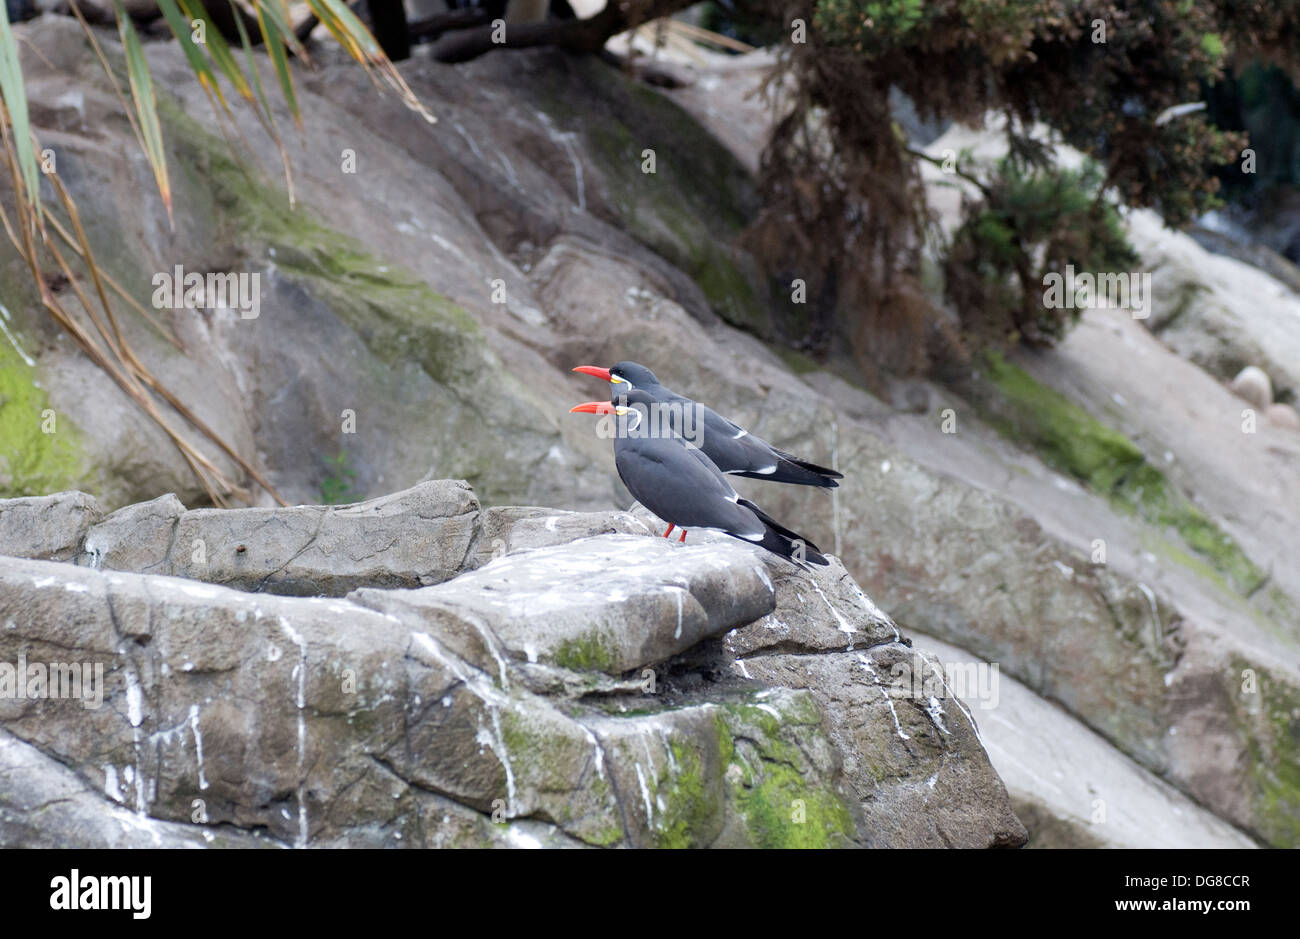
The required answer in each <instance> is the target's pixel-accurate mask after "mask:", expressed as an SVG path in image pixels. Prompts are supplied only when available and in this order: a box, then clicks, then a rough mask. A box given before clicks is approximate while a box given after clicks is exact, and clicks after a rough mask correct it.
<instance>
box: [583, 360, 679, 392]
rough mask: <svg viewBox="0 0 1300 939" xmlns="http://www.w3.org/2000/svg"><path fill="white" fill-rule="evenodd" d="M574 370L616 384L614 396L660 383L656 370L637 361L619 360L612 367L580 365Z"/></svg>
mask: <svg viewBox="0 0 1300 939" xmlns="http://www.w3.org/2000/svg"><path fill="white" fill-rule="evenodd" d="M574 371H575V372H581V373H582V374H584V375H590V376H592V377H593V378H599V379H602V380H604V381H607V382H609V383H610V384H611V385H613V386H614V388H613V390H612V392H611V394H612V396H613V397H617V396H618V395H620V394H622V393H624V392H627V391H632V390H633V389H635V388H653V387H655V386H657V385H658V384H659V379H658V378H656V377H655V373H654V372H652V371H650V369H648V368H646V367H645V366H644V365H638V364H637V363H635V362H619V363H618V364H616V365H614V366H612V367H610V368H601V367H600V366H597V365H579V366H578V367H577V368H575V369H574Z"/></svg>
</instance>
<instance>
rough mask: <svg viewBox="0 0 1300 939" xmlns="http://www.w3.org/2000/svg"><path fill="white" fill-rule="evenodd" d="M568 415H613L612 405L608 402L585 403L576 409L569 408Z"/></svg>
mask: <svg viewBox="0 0 1300 939" xmlns="http://www.w3.org/2000/svg"><path fill="white" fill-rule="evenodd" d="M569 413H570V414H613V413H614V405H612V404H610V403H609V402H608V401H587V402H585V403H583V404H580V405H578V406H577V407H576V408H569Z"/></svg>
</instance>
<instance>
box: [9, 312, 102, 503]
mask: <svg viewBox="0 0 1300 939" xmlns="http://www.w3.org/2000/svg"><path fill="white" fill-rule="evenodd" d="M6 325H7V327H8V329H9V331H10V332H11V333H14V332H15V331H14V327H13V326H12V324H6ZM14 340H15V341H18V342H21V338H20V337H18V336H17V335H16V334H15V336H14ZM36 375H37V370H36V369H35V368H34V367H32V366H30V365H28V364H27V363H26V362H25V361H24V360H23V358H22V356H21V355H19V353H18V350H17V349H16V348H14V346H13V344H12V343H11V342H10V339H9V337H8V336H5V335H0V498H14V497H17V496H43V495H47V494H49V493H51V492H62V491H64V490H68V489H77V488H82V487H84V481H85V478H86V465H87V459H86V455H85V451H84V449H83V448H82V445H81V441H80V437H79V434H78V433H77V429H76V428H75V427H74V426H73V425H72V422H71V421H69V420H68V418H67V417H66V416H65V415H62V414H56V415H54V422H55V423H54V427H55V433H52V434H47V433H45V430H44V426H43V425H44V423H45V418H44V416H43V415H44V413H45V412H46V410H47V409H49V406H50V405H49V400H48V398H47V397H46V395H45V392H44V391H43V390H41V389H40V388H38V387H37V386H36Z"/></svg>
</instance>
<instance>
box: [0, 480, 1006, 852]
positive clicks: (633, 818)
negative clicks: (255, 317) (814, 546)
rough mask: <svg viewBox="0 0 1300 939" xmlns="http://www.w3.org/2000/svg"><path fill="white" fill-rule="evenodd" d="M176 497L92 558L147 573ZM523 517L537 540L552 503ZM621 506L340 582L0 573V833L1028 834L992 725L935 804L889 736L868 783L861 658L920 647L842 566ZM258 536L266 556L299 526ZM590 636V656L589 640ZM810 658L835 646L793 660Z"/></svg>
mask: <svg viewBox="0 0 1300 939" xmlns="http://www.w3.org/2000/svg"><path fill="white" fill-rule="evenodd" d="M431 491H432V492H440V493H442V494H444V495H446V496H449V497H453V498H449V499H444V500H443V501H442V502H440V503H439V502H437V500H432V499H431V497H430V492H431ZM466 492H467V490H464V489H463V488H461V487H458V486H457V485H455V484H454V483H447V484H446V485H437V484H432V483H428V484H423V485H422V486H420V487H416V489H414V490H410V491H408V492H406V493H399V494H397V495H395V496H394V497H392V498H391V499H389V500H387V501H386V502H384V503H383V506H387V507H388V508H389V509H392V510H393V511H394V512H395V513H396V514H395V515H390V516H388V517H389V518H390V519H391V518H393V517H399V518H400V517H402V516H403V515H404V514H405V513H407V512H409V513H410V515H411V516H412V517H414V518H424V517H423V516H421V515H420V514H419V513H420V511H421V507H427V506H428V505H430V504H441V505H443V506H444V507H451V508H455V507H463V501H457V498H455V497H456V494H457V493H466ZM395 506H403V507H405V508H404V509H403V510H402V511H397V510H396V509H394V508H393V507H395ZM175 509H176V506H175V505H173V504H172V503H171V502H170V501H169V500H166V499H163V500H156V501H155V502H154V503H149V504H143V505H140V506H134V507H130V508H128V509H125V510H123V511H121V512H119V513H116V514H115V515H114V516H113V517H111V518H110V519H107V520H105V522H104V523H103V526H102V528H101V529H100V530H99V531H98V535H99V538H98V540H97V539H96V538H94V537H91V538H90V539H89V540H90V542H91V544H92V547H94V546H98V547H97V548H96V549H95V550H94V551H87V552H85V556H86V557H96V558H98V559H99V560H100V562H101V563H102V562H104V561H106V560H107V559H109V558H115V559H116V560H118V561H120V562H132V561H135V562H139V563H141V564H142V565H145V566H148V567H157V565H158V560H157V552H156V551H153V550H143V551H140V552H137V553H135V554H132V553H130V552H127V551H124V550H122V544H123V542H125V541H129V532H131V531H132V530H135V529H137V528H141V527H142V526H143V528H142V530H152V529H153V528H155V527H156V525H155V524H154V523H155V522H156V521H157V520H158V519H172V520H175V519H176V518H177V516H176V513H175ZM245 511H247V510H245ZM329 511H330V510H328V509H324V508H322V509H320V514H327V513H328V512H329ZM371 511H373V509H372V510H371ZM191 514H193V513H185V514H184V515H181V516H180V517H179V518H180V520H179V521H175V524H176V525H177V526H178V527H180V526H181V525H183V524H184V520H185V519H186V518H187V517H188V516H189V515H191ZM226 514H228V515H230V516H232V517H233V518H232V523H237V519H238V517H239V515H240V512H238V511H231V512H228V513H226ZM462 514H463V513H462ZM510 514H511V517H512V518H513V524H515V525H520V524H523V525H525V529H524V530H523V531H522V532H520V537H521V538H525V537H527V536H529V534H530V533H531V534H532V535H535V534H537V531H538V530H537V529H535V528H534V527H530V526H529V525H528V523H529V522H530V521H531V520H536V519H538V518H541V519H545V518H551V517H556V514H555V513H549V512H548V510H542V511H538V512H534V511H525V510H519V511H516V512H512V513H510ZM372 517H373V518H376V519H382V518H383V517H384V516H383V513H382V512H374V513H373V515H372V514H371V513H370V512H366V513H363V518H367V519H368V518H372ZM453 517H460V516H453ZM268 518H273V516H268ZM442 518H444V516H433V517H429V518H424V521H425V522H426V523H431V524H435V525H436V523H438V522H439V521H440V520H441V519H442ZM610 521H611V519H610V516H609V514H608V513H594V514H592V515H590V516H580V515H576V514H575V515H570V516H569V517H567V519H566V526H567V529H568V531H569V532H570V533H571V534H573V535H575V536H577V540H574V541H572V542H568V543H560V544H552V545H548V546H544V547H531V548H523V549H520V550H517V551H515V552H514V553H511V554H509V555H506V556H503V557H500V558H498V559H497V560H495V561H491V562H489V563H487V564H485V565H483V566H480V567H477V568H476V569H466V570H465V571H464V572H462V573H459V574H458V575H457V576H455V577H453V578H452V579H451V580H449V581H448V582H446V583H443V584H440V585H437V586H432V587H425V588H416V589H379V588H377V587H375V586H366V587H362V588H360V589H357V590H355V591H353V592H352V593H351V594H349V595H348V596H347V597H344V598H335V597H321V596H317V597H297V596H277V595H271V594H267V593H259V592H251V591H241V590H233V589H230V588H229V587H226V586H219V585H215V584H210V583H203V582H199V581H195V580H188V579H182V578H177V577H170V576H162V575H159V574H136V573H128V572H123V571H115V570H106V569H102V568H101V569H96V568H95V567H94V566H90V565H73V564H69V563H55V562H48V561H38V560H26V559H17V558H3V559H0V843H3V844H5V845H9V846H19V845H48V844H52V843H56V842H58V843H64V844H76V845H83V846H113V845H125V844H145V843H152V844H159V845H163V846H172V845H182V844H209V843H210V844H218V843H220V844H223V845H229V846H241V845H249V846H256V845H273V846H306V845H313V846H345V845H346V846H385V845H388V846H430V847H433V846H437V847H450V846H504V847H528V846H557V847H559V846H583V845H585V846H612V845H629V846H664V847H688V846H694V847H707V846H718V847H740V846H766V847H782V846H785V847H821V846H853V845H861V846H890V845H905V844H907V845H912V844H938V843H943V841H944V839H945V838H947V839H949V840H951V842H952V843H960V844H966V845H972V846H973V845H999V844H1006V843H1018V840H1023V837H1024V832H1023V829H1022V828H1021V827H1020V825H1019V822H1017V821H1016V818H1015V816H1014V814H1013V813H1012V810H1011V808H1010V803H1009V801H1008V800H1007V796H1006V793H1005V791H1004V790H1003V789H1002V786H1001V783H1000V782H999V781H998V779H997V777H996V775H995V774H994V773H993V772H992V770H991V768H990V767H989V765H988V762H987V759H986V758H985V756H984V754H983V751H982V750H981V749H980V747H979V745H978V742H977V741H976V740H975V739H974V737H966V736H957V737H956V738H955V739H953V740H952V741H947V742H945V743H943V744H942V745H939V746H937V748H935V753H938V752H940V751H942V752H943V753H944V754H945V756H944V759H945V762H946V765H947V766H948V767H949V768H948V769H946V770H945V771H944V772H945V773H948V774H950V775H951V776H952V778H953V779H956V780H961V781H962V783H961V785H957V784H953V785H947V784H945V786H943V787H941V788H939V789H938V791H937V792H933V793H932V794H931V795H930V796H928V797H927V798H926V799H921V800H916V799H910V798H906V797H905V795H904V793H905V792H906V791H907V790H912V789H916V788H917V787H918V786H920V787H924V786H925V779H926V778H927V776H930V775H933V774H934V773H935V772H936V771H937V764H936V763H935V761H934V758H933V754H931V755H928V756H927V755H925V754H918V753H917V752H915V751H901V752H899V753H896V754H893V756H892V757H891V758H890V759H889V761H888V766H889V771H888V776H887V777H885V778H881V777H879V776H878V775H873V774H875V773H876V770H877V769H878V768H879V766H880V765H881V763H880V759H879V758H877V757H876V756H875V755H873V754H874V752H875V750H876V748H877V747H878V746H879V744H880V741H881V740H882V739H884V738H886V737H888V735H889V732H890V731H891V729H892V727H893V724H892V717H891V712H890V710H889V709H888V708H886V707H883V706H882V704H881V701H882V699H881V698H880V697H877V696H878V695H880V694H882V692H881V690H880V688H879V686H878V685H876V684H875V683H874V682H873V681H864V679H863V678H862V670H861V668H860V667H859V666H858V664H857V662H858V659H859V657H860V656H862V655H872V656H874V655H883V654H886V653H888V652H889V650H893V649H899V650H904V649H905V647H904V646H902V645H900V644H899V642H898V634H897V631H896V630H895V629H894V627H893V625H892V623H890V621H889V620H888V618H887V617H885V616H884V615H883V614H882V613H881V612H880V611H879V610H878V609H877V608H875V606H874V604H873V603H872V602H871V601H870V600H869V599H868V598H867V597H866V596H865V595H863V594H862V593H861V591H860V590H859V589H858V588H857V586H856V584H854V583H853V582H852V579H851V578H850V577H848V575H847V573H845V572H844V571H843V569H842V567H839V566H838V565H834V566H832V567H831V568H827V569H817V570H816V571H805V570H803V569H801V568H798V567H796V566H795V565H792V564H790V563H789V562H787V561H784V560H783V559H779V558H775V557H772V558H766V557H764V556H763V554H762V552H761V551H760V550H759V549H756V548H754V547H753V546H752V545H745V544H742V543H740V542H737V541H735V540H733V539H726V538H721V539H718V538H707V537H701V538H700V539H699V540H698V543H695V544H690V545H680V544H678V543H676V542H671V541H666V540H664V539H663V538H661V537H659V536H658V535H656V534H654V533H652V531H651V530H650V529H649V528H648V526H643V525H642V523H641V521H640V520H639V519H637V518H636V517H635V516H629V515H623V516H619V517H618V522H619V524H621V525H624V526H625V527H628V528H632V529H637V528H640V529H641V532H640V533H639V534H633V533H626V532H617V533H602V534H596V535H589V534H587V533H588V532H591V531H601V530H603V529H605V528H607V527H608V526H609V524H610ZM497 522H498V524H494V527H493V529H492V530H493V531H496V532H500V533H502V537H503V538H504V539H506V540H507V543H510V540H511V539H512V538H513V537H514V536H513V535H512V533H511V531H512V529H511V526H510V525H507V524H500V523H501V522H502V520H501V519H498V520H497ZM262 527H263V529H265V533H264V535H263V536H262V537H264V539H265V543H266V544H274V543H277V539H280V538H281V537H282V535H281V532H282V531H283V529H284V526H282V525H276V524H273V523H268V524H264V525H263V526H262ZM471 527H472V526H471ZM554 527H557V528H558V523H557V525H556V526H554ZM540 531H542V532H547V533H548V535H549V534H557V533H556V532H552V531H549V530H548V529H547V526H546V525H545V523H544V522H543V524H542V526H541V528H540ZM92 534H93V532H92ZM364 534H365V533H364V532H359V533H358V537H364ZM473 534H474V533H473V532H472V531H470V532H467V533H466V534H465V536H464V538H463V539H462V540H461V541H459V542H457V544H461V543H462V542H463V543H464V544H468V542H469V539H470V538H471V537H472V536H473ZM110 536H117V540H113V539H112V538H111V537H110ZM412 538H414V536H412ZM160 540H161V539H157V538H155V539H154V541H153V543H155V544H157V543H159V542H160ZM148 543H149V539H147V538H144V537H142V538H141V544H142V545H143V544H148ZM457 550H458V551H461V555H462V560H465V558H464V551H463V549H462V548H457ZM395 556H398V557H400V556H401V555H400V554H397V555H395ZM358 576H360V577H361V579H362V580H363V581H364V580H365V579H366V578H367V577H369V578H371V579H372V580H373V581H375V582H379V583H386V582H388V580H389V579H390V574H389V573H388V572H385V571H379V572H376V573H373V574H362V575H358ZM816 595H820V596H819V597H818V599H817V600H815V601H814V600H813V599H812V598H813V597H814V596H816ZM678 600H680V606H679V605H678ZM787 604H788V605H790V607H791V608H790V609H788V610H784V609H783V608H782V607H783V606H784V605H787ZM593 625H595V626H596V627H597V628H598V629H599V630H603V632H601V636H602V637H603V639H602V642H595V643H587V644H584V643H585V642H586V638H585V637H587V636H588V635H589V634H590V633H591V632H592V628H593ZM855 643H856V645H855ZM871 643H876V646H875V647H871V646H870V644H871ZM880 643H883V651H878V650H882V646H881V645H880ZM588 646H590V647H591V648H594V649H596V650H597V651H598V652H601V653H602V654H600V655H594V656H588V655H587V654H586V653H587V651H590V650H589V648H588ZM841 646H842V647H843V648H841ZM737 648H741V649H744V650H746V656H745V658H739V657H738V655H737V652H736V651H735V650H736V649H737ZM822 648H827V649H834V650H835V651H829V652H826V653H824V654H820V655H812V654H803V653H802V652H800V651H799V650H808V649H822ZM606 652H607V653H608V658H607V657H606V656H605V655H604V653H606ZM891 654H892V653H891ZM692 657H694V659H695V662H696V664H695V665H691V664H689V660H690V659H692ZM6 663H12V664H13V667H12V668H11V667H9V665H7V664H6ZM746 664H748V666H749V669H748V674H747V673H746V671H747V670H746ZM19 666H23V667H24V668H23V674H24V676H26V677H24V679H23V686H22V689H23V690H22V691H18V690H17V688H18V686H17V684H16V682H17V678H16V673H17V671H18V667H19ZM70 666H76V667H77V669H78V670H77V671H76V672H75V673H74V672H72V671H70V670H69V667H70ZM643 666H644V667H645V668H642V667H643ZM32 668H37V670H38V671H42V670H46V669H48V674H49V675H50V676H52V677H51V680H50V681H49V682H47V683H45V684H44V685H43V686H42V685H41V684H40V683H39V682H37V681H36V677H35V676H36V673H35V672H32V671H31V670H32ZM6 669H8V671H6ZM635 669H642V670H641V671H639V672H635V673H634V674H633V676H632V679H631V680H625V681H619V680H614V679H611V678H610V677H609V676H608V673H609V672H615V673H621V672H624V671H629V670H635ZM73 674H76V675H77V676H78V677H79V678H80V680H81V683H80V684H79V685H77V684H72V683H71V681H72V675H73ZM710 676H712V677H710ZM763 678H766V679H767V680H759V679H763ZM29 679H30V680H29ZM787 679H789V680H787ZM6 681H8V684H6ZM841 685H843V686H845V687H840V686H841ZM849 686H852V687H849ZM42 688H43V689H44V690H42ZM904 719H905V720H906V721H908V723H907V726H909V727H913V726H914V724H915V720H914V715H911V714H910V713H905V714H904ZM914 729H915V728H914ZM20 776H21V777H22V782H21V783H19V782H17V781H16V780H17V779H18V778H19V777H20ZM943 778H944V779H947V778H948V777H947V776H944V777H943ZM933 788H934V787H933V786H931V787H930V789H933ZM43 792H50V793H54V794H55V796H56V798H53V799H45V800H44V801H42V796H41V793H43ZM900 813H902V814H900ZM886 818H888V819H889V821H888V823H887V824H886ZM939 833H942V834H939Z"/></svg>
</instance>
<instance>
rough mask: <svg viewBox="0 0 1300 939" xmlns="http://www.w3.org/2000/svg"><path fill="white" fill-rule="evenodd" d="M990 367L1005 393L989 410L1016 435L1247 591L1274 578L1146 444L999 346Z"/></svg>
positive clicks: (986, 399)
mask: <svg viewBox="0 0 1300 939" xmlns="http://www.w3.org/2000/svg"><path fill="white" fill-rule="evenodd" d="M983 371H984V375H985V376H986V377H987V378H988V380H989V382H990V383H991V384H992V385H993V387H994V388H996V389H997V391H998V392H999V393H1000V394H998V395H981V396H977V398H978V400H977V403H978V405H979V406H980V408H981V411H982V412H983V417H984V418H985V420H987V421H988V422H989V423H990V424H991V425H992V426H993V427H994V428H995V429H996V430H997V431H998V432H999V433H1001V434H1002V435H1003V436H1004V437H1007V438H1008V439H1009V440H1011V441H1013V442H1015V443H1017V444H1020V445H1028V446H1029V447H1031V448H1032V449H1033V450H1034V451H1035V452H1036V453H1038V455H1039V456H1040V457H1041V458H1042V459H1043V461H1044V462H1045V463H1047V464H1048V465H1049V466H1052V467H1053V468H1055V469H1057V470H1059V471H1060V472H1062V473H1065V474H1066V475H1068V476H1071V477H1073V478H1074V479H1076V480H1078V481H1079V482H1080V483H1082V484H1083V485H1085V486H1087V487H1088V488H1089V489H1091V490H1092V491H1093V492H1096V493H1098V494H1099V495H1102V496H1104V497H1106V499H1107V500H1109V501H1110V503H1111V505H1112V506H1114V507H1115V508H1117V509H1119V510H1121V511H1123V512H1127V513H1131V514H1136V515H1137V516H1138V517H1139V518H1141V519H1143V520H1144V521H1146V522H1149V523H1150V524H1152V525H1154V526H1156V527H1157V528H1159V529H1161V530H1163V531H1168V530H1172V531H1174V532H1177V534H1178V536H1179V537H1180V538H1181V539H1182V541H1183V543H1184V544H1185V545H1187V547H1188V548H1190V549H1191V550H1192V551H1193V552H1194V553H1195V554H1196V555H1198V556H1199V557H1201V558H1203V559H1204V560H1205V562H1206V563H1207V564H1209V566H1210V567H1211V568H1212V569H1213V570H1215V571H1217V572H1218V573H1219V574H1221V575H1222V576H1223V577H1224V578H1225V579H1226V581H1227V582H1228V583H1229V584H1230V585H1231V587H1232V589H1234V590H1236V591H1237V592H1238V593H1240V594H1242V595H1243V596H1250V595H1251V594H1252V593H1254V592H1255V590H1257V589H1258V588H1259V587H1260V585H1262V584H1263V583H1264V581H1265V580H1266V579H1267V575H1266V574H1265V573H1264V572H1263V571H1261V570H1260V569H1259V568H1258V567H1257V566H1255V564H1254V563H1253V562H1252V561H1251V560H1250V559H1249V558H1248V557H1247V556H1246V554H1245V553H1244V552H1243V551H1242V550H1241V548H1240V547H1239V546H1238V545H1237V543H1236V542H1235V541H1233V540H1232V538H1230V537H1229V536H1228V535H1227V534H1226V533H1225V532H1224V531H1223V530H1222V529H1221V528H1219V527H1218V525H1216V524H1215V523H1214V521H1213V520H1211V519H1210V518H1209V517H1207V516H1206V515H1205V513H1203V512H1201V511H1200V510H1199V509H1197V508H1196V507H1195V506H1194V505H1192V503H1191V502H1190V501H1189V500H1188V499H1187V497H1186V496H1184V495H1183V494H1182V493H1181V492H1179V491H1178V490H1177V488H1176V487H1175V486H1174V484H1173V483H1172V482H1171V481H1170V480H1169V479H1168V478H1167V477H1166V476H1165V475H1164V474H1163V473H1162V472H1160V470H1158V469H1156V468H1155V467H1154V466H1152V465H1151V463H1149V462H1148V461H1147V459H1146V457H1145V456H1144V455H1143V453H1142V451H1141V450H1139V449H1138V447H1137V446H1136V445H1135V444H1134V443H1133V442H1132V441H1131V440H1129V439H1128V438H1127V437H1125V436H1124V435H1123V434H1121V433H1119V432H1118V431H1116V430H1113V429H1111V428H1109V427H1107V426H1105V425H1104V424H1102V423H1101V422H1100V421H1098V420H1097V419H1096V418H1094V417H1093V416H1092V415H1090V414H1088V412H1087V411H1085V410H1083V408H1081V407H1079V406H1078V405H1077V404H1075V403H1074V402H1072V401H1070V400H1069V399H1068V398H1066V397H1065V396H1064V395H1062V394H1061V393H1059V392H1057V391H1054V390H1053V389H1051V388H1046V387H1044V386H1043V385H1041V384H1040V383H1039V382H1037V381H1036V380H1035V379H1034V378H1033V377H1032V376H1031V375H1030V374H1029V373H1028V372H1026V371H1025V370H1024V369H1022V368H1020V367H1019V366H1016V365H1012V364H1011V363H1009V362H1007V361H1006V360H1005V359H1003V358H1002V356H1001V355H999V354H998V353H996V352H992V353H989V354H987V355H986V356H985V358H984V362H983Z"/></svg>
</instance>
